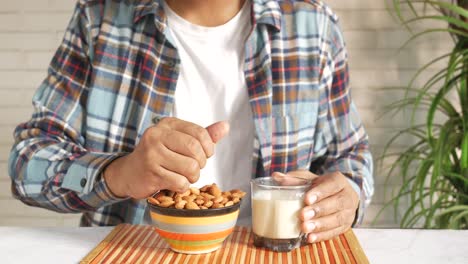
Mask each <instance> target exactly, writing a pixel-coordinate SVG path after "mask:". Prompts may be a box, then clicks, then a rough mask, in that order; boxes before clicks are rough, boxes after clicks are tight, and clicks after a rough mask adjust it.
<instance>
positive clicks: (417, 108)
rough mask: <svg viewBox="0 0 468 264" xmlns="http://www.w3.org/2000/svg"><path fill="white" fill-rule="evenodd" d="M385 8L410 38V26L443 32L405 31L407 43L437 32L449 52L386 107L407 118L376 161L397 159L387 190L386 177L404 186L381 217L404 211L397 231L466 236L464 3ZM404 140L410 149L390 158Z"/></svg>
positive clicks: (396, 2) (467, 55) (450, 0)
mask: <svg viewBox="0 0 468 264" xmlns="http://www.w3.org/2000/svg"><path fill="white" fill-rule="evenodd" d="M389 1H391V2H389V3H390V5H391V7H392V10H393V14H394V15H395V16H396V17H397V18H398V19H399V20H400V21H401V22H402V24H403V25H404V26H405V27H407V29H408V30H410V31H411V30H412V25H413V23H415V22H421V21H429V20H431V21H432V20H436V21H441V22H443V23H442V24H443V27H441V28H427V29H424V30H422V31H420V32H412V31H411V32H412V36H411V38H410V39H409V40H408V42H410V41H412V40H414V39H415V38H418V37H420V36H422V35H425V34H431V33H434V32H437V33H441V32H442V34H446V36H447V41H453V42H454V46H453V49H452V50H451V51H450V52H449V53H447V54H443V55H442V56H439V57H437V58H434V59H433V60H431V61H430V62H429V63H427V64H426V65H424V66H423V67H422V68H420V70H419V71H418V72H417V73H416V75H415V76H414V78H413V79H412V81H411V82H410V83H409V84H408V85H407V87H404V88H403V89H404V91H403V94H404V95H403V96H402V98H401V99H399V100H398V101H396V102H393V103H391V104H390V105H388V110H390V111H389V112H394V113H395V112H398V111H411V114H412V118H411V123H410V124H409V126H408V127H407V128H406V129H402V130H400V131H399V132H398V133H397V134H396V135H395V136H394V137H393V138H391V139H390V140H389V141H388V142H387V144H386V147H385V148H384V151H383V155H382V157H381V159H382V160H386V159H390V158H394V159H395V162H393V163H392V165H391V166H390V167H389V168H388V174H387V180H386V186H387V185H388V180H389V179H390V177H400V178H399V179H400V180H401V183H402V185H401V188H399V190H398V191H397V192H396V193H394V194H393V195H392V199H391V200H390V201H388V202H387V203H386V205H385V207H384V208H383V209H382V210H381V211H380V213H381V212H382V211H383V210H385V209H386V208H388V207H389V206H393V209H394V210H395V216H396V215H397V213H398V211H399V210H403V212H402V214H401V215H400V219H399V221H400V226H401V227H402V228H413V227H422V228H454V229H466V228H468V87H467V86H468V0H446V1H428V0H417V1H411V0H389ZM408 14H410V15H408ZM431 24H433V23H431ZM438 24H440V23H438ZM408 42H407V43H408ZM407 43H405V44H404V45H403V46H405V45H406V44H407ZM445 62H446V64H445V66H444V67H443V69H441V70H440V71H438V72H437V73H436V74H433V75H432V76H431V77H429V78H427V79H425V80H424V81H423V83H424V85H422V86H416V85H415V80H416V79H418V78H420V77H421V73H423V72H425V71H426V70H427V69H428V68H429V67H430V66H432V65H434V64H435V63H438V64H440V63H445ZM421 112H422V113H423V115H424V118H417V117H416V116H417V114H416V113H421ZM408 137H411V138H412V139H413V144H410V145H409V146H407V147H405V148H404V149H403V150H402V151H396V152H392V151H390V148H391V147H392V145H393V144H394V142H396V141H397V140H399V139H401V138H408ZM408 201H409V204H406V202H408ZM380 213H379V215H380Z"/></svg>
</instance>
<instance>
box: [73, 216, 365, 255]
mask: <svg viewBox="0 0 468 264" xmlns="http://www.w3.org/2000/svg"><path fill="white" fill-rule="evenodd" d="M80 263H83V264H84V263H89V264H91V263H92V264H94V263H171V264H175V263H187V264H197V263H207V264H211V263H222V264H225V263H242V264H244V263H261V264H262V263H294V264H295V263H307V264H312V263H314V264H315V263H326V264H332V263H338V264H340V263H343V264H354V263H357V264H366V263H369V261H368V260H367V257H366V255H365V254H364V252H363V251H362V248H361V246H360V244H359V242H358V240H357V238H356V236H355V235H354V233H353V231H352V230H349V231H348V232H346V233H344V234H342V235H340V236H339V237H336V238H334V239H332V240H328V241H325V242H320V243H315V244H309V245H306V246H302V247H300V248H297V249H294V250H292V251H290V252H287V253H286V252H273V251H269V250H265V249H262V248H256V247H254V246H253V244H252V231H251V229H250V228H247V227H236V228H235V229H234V231H233V233H232V234H231V235H230V236H229V237H228V238H227V239H226V240H225V241H224V244H223V246H222V247H221V248H220V249H219V250H217V251H214V252H211V253H208V254H201V255H186V254H179V253H175V252H173V251H171V250H170V249H169V247H168V245H167V244H166V243H165V242H164V240H163V239H162V238H161V237H160V236H159V235H158V234H157V233H156V231H155V230H154V229H153V227H151V226H141V225H129V224H121V225H118V226H116V227H115V228H114V229H113V230H112V232H111V233H110V234H109V235H108V236H107V237H106V238H105V239H104V240H103V241H102V242H101V243H100V244H99V245H98V246H97V247H96V248H94V249H93V250H92V251H91V252H90V253H89V254H88V255H87V256H86V257H85V258H84V259H83V260H82V261H81V262H80Z"/></svg>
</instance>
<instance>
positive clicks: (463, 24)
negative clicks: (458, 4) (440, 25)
mask: <svg viewBox="0 0 468 264" xmlns="http://www.w3.org/2000/svg"><path fill="white" fill-rule="evenodd" d="M421 20H440V21H445V22H447V23H448V24H452V25H455V26H457V27H461V28H463V29H468V23H466V22H465V21H463V20H461V19H458V18H455V17H450V16H418V17H415V18H412V19H409V20H406V21H405V22H404V23H406V24H411V23H414V22H417V21H421Z"/></svg>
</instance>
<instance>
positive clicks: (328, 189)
mask: <svg viewBox="0 0 468 264" xmlns="http://www.w3.org/2000/svg"><path fill="white" fill-rule="evenodd" d="M343 177H344V176H343ZM346 184H347V182H346V180H345V179H341V178H340V175H339V174H338V173H337V174H335V173H332V174H328V175H326V176H325V175H324V176H322V177H318V178H316V179H315V180H314V182H313V183H312V187H311V190H310V191H308V192H307V194H306V197H305V204H306V205H312V204H314V203H315V202H318V201H320V200H323V199H325V198H327V197H330V196H332V195H334V194H336V193H339V192H341V191H342V190H343V189H344V187H346Z"/></svg>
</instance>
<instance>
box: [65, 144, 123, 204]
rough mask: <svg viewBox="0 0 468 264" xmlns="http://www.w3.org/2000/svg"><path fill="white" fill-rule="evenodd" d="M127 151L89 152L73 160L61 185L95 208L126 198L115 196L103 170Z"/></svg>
mask: <svg viewBox="0 0 468 264" xmlns="http://www.w3.org/2000/svg"><path fill="white" fill-rule="evenodd" d="M124 155H126V153H97V152H88V153H86V154H85V155H83V156H80V157H79V158H77V159H74V160H72V165H71V166H70V167H69V168H68V170H67V173H66V174H65V176H64V178H63V182H62V185H61V187H62V188H64V189H68V190H72V191H75V192H76V193H77V195H78V196H79V197H80V199H81V200H83V202H85V203H86V204H88V205H89V206H91V207H93V208H99V207H102V206H105V205H108V204H112V203H115V202H118V201H122V200H125V199H127V198H120V197H117V196H115V195H114V194H113V193H112V192H111V190H110V189H109V186H108V185H107V183H106V182H105V180H104V177H102V171H103V170H104V168H105V167H106V166H107V165H109V164H110V163H111V162H112V161H114V160H115V159H117V158H119V157H122V156H124Z"/></svg>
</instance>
